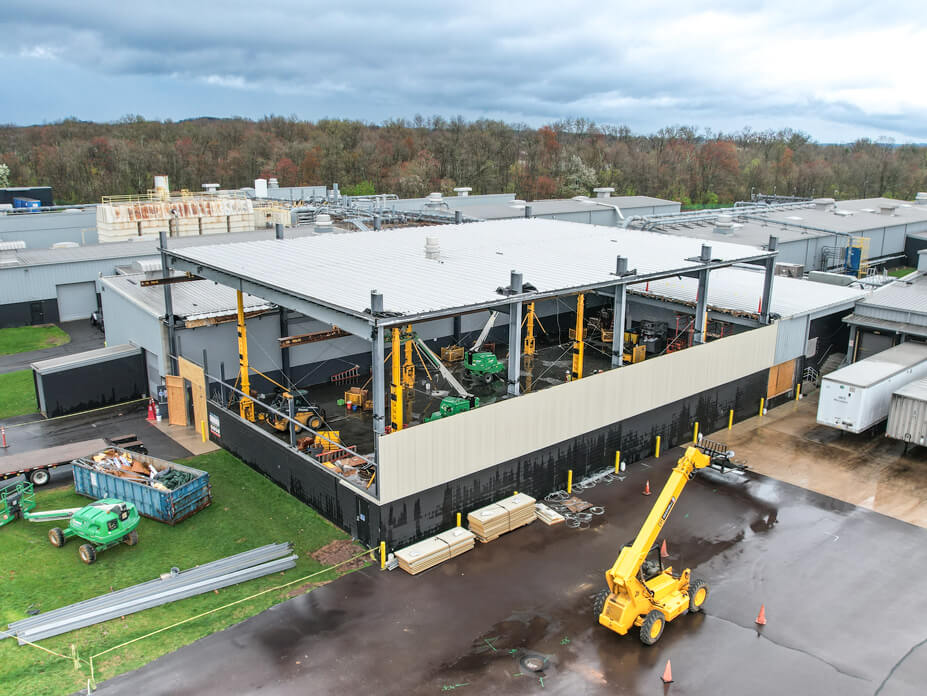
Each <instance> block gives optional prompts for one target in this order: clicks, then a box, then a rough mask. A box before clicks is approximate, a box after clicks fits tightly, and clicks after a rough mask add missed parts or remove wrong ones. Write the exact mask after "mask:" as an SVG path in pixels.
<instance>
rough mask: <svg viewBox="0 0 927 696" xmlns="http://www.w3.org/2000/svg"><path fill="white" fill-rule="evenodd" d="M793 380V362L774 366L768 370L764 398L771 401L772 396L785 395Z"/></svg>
mask: <svg viewBox="0 0 927 696" xmlns="http://www.w3.org/2000/svg"><path fill="white" fill-rule="evenodd" d="M794 378H795V361H794V360H789V361H788V362H784V363H782V364H780V365H775V366H773V367H771V368H770V370H769V384H768V385H767V388H766V398H767V399H771V398H773V397H774V396H779V395H780V394H785V393H786V392H787V391H790V390H791V389H792V383H793V382H794Z"/></svg>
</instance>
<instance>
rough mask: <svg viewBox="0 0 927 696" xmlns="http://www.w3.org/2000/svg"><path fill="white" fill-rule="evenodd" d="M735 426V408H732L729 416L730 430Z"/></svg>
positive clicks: (728, 424) (728, 426)
mask: <svg viewBox="0 0 927 696" xmlns="http://www.w3.org/2000/svg"><path fill="white" fill-rule="evenodd" d="M733 427H734V409H731V412H730V413H729V414H728V416H727V429H728V430H730V429H731V428H733Z"/></svg>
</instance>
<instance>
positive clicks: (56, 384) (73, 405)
mask: <svg viewBox="0 0 927 696" xmlns="http://www.w3.org/2000/svg"><path fill="white" fill-rule="evenodd" d="M36 388H37V390H38V389H41V390H42V392H43V394H44V404H45V412H44V413H45V416H46V417H48V418H54V417H56V416H64V415H67V414H68V413H77V412H78V411H87V410H89V409H92V408H100V407H102V406H109V405H111V404H118V403H122V402H124V401H132V400H133V399H139V398H141V397H142V395H144V394H147V393H148V371H147V368H146V367H145V358H144V356H143V355H141V354H140V355H131V356H126V357H124V358H116V359H114V360H107V361H106V362H100V363H94V364H92V365H82V366H80V367H76V368H74V369H73V370H66V371H62V372H52V373H49V374H43V375H41V379H36Z"/></svg>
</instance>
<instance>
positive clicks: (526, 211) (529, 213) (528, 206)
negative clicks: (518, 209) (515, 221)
mask: <svg viewBox="0 0 927 696" xmlns="http://www.w3.org/2000/svg"><path fill="white" fill-rule="evenodd" d="M531 213H532V211H531V206H530V205H526V206H525V217H526V218H529V217H531Z"/></svg>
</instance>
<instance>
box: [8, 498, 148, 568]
mask: <svg viewBox="0 0 927 696" xmlns="http://www.w3.org/2000/svg"><path fill="white" fill-rule="evenodd" d="M34 510H35V492H34V491H33V488H32V484H31V483H27V482H22V483H14V484H12V485H8V486H6V487H4V488H2V489H0V527H2V526H3V525H5V524H8V523H10V522H12V521H13V520H16V519H24V520H28V521H29V522H54V521H57V520H68V526H67V527H66V528H64V529H61V528H60V527H52V528H51V529H49V530H48V540H49V541H50V542H51V543H52V545H54V546H58V547H61V546H64V545H65V543H66V542H67V540H68V539H71V538H73V537H79V538H81V539H83V540H84V541H86V542H87V543H86V544H81V545H80V547H79V548H78V553H79V554H80V558H81V560H82V561H83V562H84V563H87V564H88V565H89V564H90V563H93V562H94V561H95V560H96V559H97V554H98V553H100V552H102V551H105V550H106V549H108V548H111V547H113V546H116V545H117V544H120V543H124V544H128V545H129V546H135V545H136V544H137V543H138V532H136V531H135V528H136V527H138V523H139V520H140V518H139V515H138V510H136V509H135V505H133V504H132V503H127V502H125V501H124V500H117V499H116V498H104V499H103V500H96V501H94V502H92V503H90V505H85V506H84V507H81V508H65V509H63V510H43V511H42V512H35V511H34Z"/></svg>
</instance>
